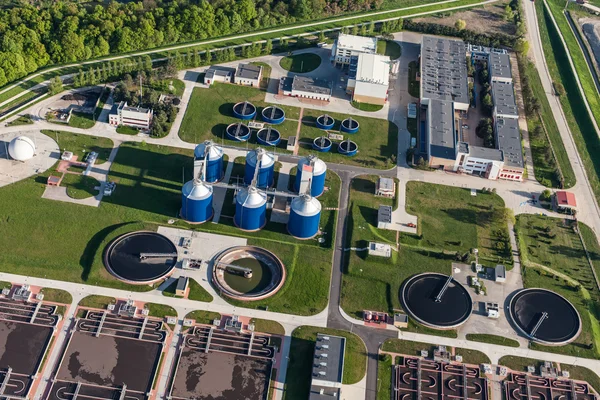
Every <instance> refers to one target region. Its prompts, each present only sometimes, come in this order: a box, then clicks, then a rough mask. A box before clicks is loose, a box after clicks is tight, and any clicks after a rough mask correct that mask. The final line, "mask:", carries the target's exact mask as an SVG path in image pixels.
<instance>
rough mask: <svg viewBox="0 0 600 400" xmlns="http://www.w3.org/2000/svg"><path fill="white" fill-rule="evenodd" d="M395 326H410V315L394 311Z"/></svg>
mask: <svg viewBox="0 0 600 400" xmlns="http://www.w3.org/2000/svg"><path fill="white" fill-rule="evenodd" d="M394 326H395V327H396V328H398V329H403V328H408V315H406V314H402V313H394Z"/></svg>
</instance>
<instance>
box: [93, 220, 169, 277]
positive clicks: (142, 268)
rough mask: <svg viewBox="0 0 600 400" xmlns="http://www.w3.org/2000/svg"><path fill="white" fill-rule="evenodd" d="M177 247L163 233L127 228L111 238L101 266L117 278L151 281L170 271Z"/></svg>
mask: <svg viewBox="0 0 600 400" xmlns="http://www.w3.org/2000/svg"><path fill="white" fill-rule="evenodd" d="M176 263H177V247H175V244H173V242H171V240H169V238H167V237H166V236H163V235H161V234H159V233H156V232H151V231H137V232H130V233H126V234H124V235H121V236H119V237H118V238H116V239H115V240H113V241H112V242H111V243H110V244H109V245H108V246H107V247H106V250H105V252H104V266H105V267H106V269H107V270H108V272H110V273H111V274H112V275H113V276H115V277H116V278H117V279H119V280H121V281H123V282H126V283H129V284H133V285H141V284H152V283H154V282H157V281H160V280H162V279H164V278H166V277H168V276H169V275H171V273H172V272H173V269H174V268H175V264H176Z"/></svg>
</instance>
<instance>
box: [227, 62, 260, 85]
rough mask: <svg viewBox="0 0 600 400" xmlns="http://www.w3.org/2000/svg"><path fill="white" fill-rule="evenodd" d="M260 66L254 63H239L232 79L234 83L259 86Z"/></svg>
mask: <svg viewBox="0 0 600 400" xmlns="http://www.w3.org/2000/svg"><path fill="white" fill-rule="evenodd" d="M261 78H262V67H261V66H260V65H254V64H249V63H248V64H240V65H238V67H237V70H236V71H235V77H234V78H233V81H234V83H235V84H236V85H244V86H255V87H259V86H260V79H261Z"/></svg>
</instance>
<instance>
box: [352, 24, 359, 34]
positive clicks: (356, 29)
mask: <svg viewBox="0 0 600 400" xmlns="http://www.w3.org/2000/svg"><path fill="white" fill-rule="evenodd" d="M351 34H352V35H358V25H353V26H352V30H351Z"/></svg>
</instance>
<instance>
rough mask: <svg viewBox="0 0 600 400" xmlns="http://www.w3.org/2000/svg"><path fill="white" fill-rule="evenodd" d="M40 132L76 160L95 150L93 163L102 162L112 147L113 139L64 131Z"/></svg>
mask: <svg viewBox="0 0 600 400" xmlns="http://www.w3.org/2000/svg"><path fill="white" fill-rule="evenodd" d="M42 133H43V134H44V135H46V136H48V137H50V138H52V139H53V140H54V141H56V142H57V143H58V148H59V149H60V151H64V150H67V151H70V152H72V153H73V155H74V156H77V160H78V161H83V157H84V156H85V154H87V153H89V152H91V151H95V152H96V153H98V158H96V162H95V164H96V165H98V164H102V163H103V162H105V161H106V160H108V157H109V156H110V152H111V151H112V149H113V146H114V144H113V141H112V140H110V139H107V138H103V137H98V136H89V135H80V134H77V133H71V132H64V131H49V130H42Z"/></svg>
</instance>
